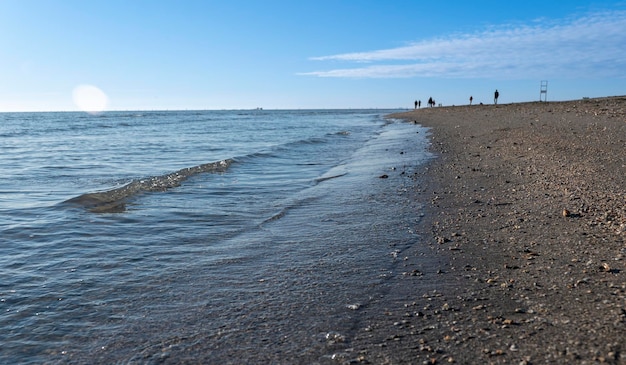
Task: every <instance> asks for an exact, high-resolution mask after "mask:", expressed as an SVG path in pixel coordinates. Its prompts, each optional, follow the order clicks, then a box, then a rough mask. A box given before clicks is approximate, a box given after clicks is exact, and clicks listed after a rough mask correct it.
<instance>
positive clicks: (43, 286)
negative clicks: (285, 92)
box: [0, 110, 430, 363]
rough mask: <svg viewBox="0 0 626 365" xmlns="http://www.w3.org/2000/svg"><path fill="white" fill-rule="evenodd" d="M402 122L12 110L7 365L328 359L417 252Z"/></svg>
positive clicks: (2, 120) (1, 357) (5, 212)
mask: <svg viewBox="0 0 626 365" xmlns="http://www.w3.org/2000/svg"><path fill="white" fill-rule="evenodd" d="M389 112H391V111H380V110H338V111H205V112H202V111H199V112H197V111H193V112H130V113H129V112H116V113H114V112H111V113H105V114H103V115H100V116H89V115H87V114H81V113H8V114H0V153H1V156H2V157H1V159H0V168H1V169H2V171H3V174H2V176H1V177H0V214H1V216H2V220H1V221H0V240H1V241H2V242H1V243H0V311H1V314H0V342H1V343H2V350H1V351H0V361H1V362H17V363H42V362H49V363H71V362H75V363H93V362H96V363H116V362H122V363H127V362H131V363H133V362H137V363H153V362H171V363H176V362H182V361H185V360H190V359H194V360H203V361H202V362H205V363H217V362H219V363H225V362H226V363H228V362H231V363H241V362H244V363H245V362H247V363H259V362H273V363H294V362H301V363H315V362H324V361H326V360H328V359H330V357H331V356H332V354H333V353H334V352H335V351H337V348H340V347H342V346H347V343H349V339H350V336H351V335H352V334H353V332H354V330H355V328H357V327H358V326H359V321H360V320H362V318H360V315H361V314H360V313H361V311H360V310H359V308H363V307H366V306H367V304H368V302H370V301H371V300H372V298H377V299H380V297H381V296H384V295H385V281H386V279H387V278H388V277H390V276H391V275H394V270H395V265H397V262H398V256H401V253H402V251H403V250H405V249H407V248H408V247H411V246H413V245H418V244H419V243H420V237H419V232H415V228H414V227H416V225H417V221H418V220H419V217H420V207H419V205H418V204H417V203H416V202H414V201H412V200H409V199H408V195H407V190H408V189H409V188H410V186H411V185H412V184H414V180H413V179H411V177H410V176H411V175H412V174H413V172H414V171H415V169H419V165H420V164H421V163H423V162H425V161H426V160H428V159H429V158H430V156H429V154H428V152H426V147H427V140H426V130H425V129H424V128H422V127H420V126H417V125H413V124H408V123H403V122H399V121H393V120H385V119H384V118H383V116H384V115H385V114H388V113H389ZM222 161H224V162H222ZM217 167H219V168H217ZM188 169H191V170H188ZM186 172H189V173H186ZM382 175H387V176H388V178H380V176H382ZM155 184H156V185H155ZM151 186H156V187H155V188H150V187H151ZM120 192H123V194H120ZM94 197H97V199H96V200H97V202H96V203H94V200H93V199H94ZM103 197H105V198H106V199H104V200H107V199H109V198H110V199H109V200H110V201H112V202H113V203H112V204H111V203H110V202H107V203H106V204H104V205H102V204H101V199H103ZM90 199H91V200H90ZM94 204H95V205H94ZM107 204H108V205H107ZM94 206H95V207H96V208H98V207H104V209H94Z"/></svg>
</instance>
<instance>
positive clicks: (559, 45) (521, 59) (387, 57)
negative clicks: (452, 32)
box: [301, 11, 626, 78]
mask: <svg viewBox="0 0 626 365" xmlns="http://www.w3.org/2000/svg"><path fill="white" fill-rule="evenodd" d="M312 60H315V61H323V62H326V61H335V62H336V61H340V62H350V63H357V64H358V65H355V66H353V67H347V68H339V69H333V70H327V71H313V72H306V73H301V75H309V76H318V77H344V78H400V77H450V78H475V77H506V78H526V77H529V76H561V77H624V73H623V70H624V69H626V11H613V12H601V13H593V14H589V15H587V16H584V17H579V18H576V19H568V20H567V21H565V22H561V23H547V22H545V21H544V22H542V23H536V24H534V25H526V26H517V27H513V26H509V27H500V28H497V29H490V30H486V31H483V32H478V33H473V34H461V35H456V36H454V37H447V38H437V39H432V40H427V41H422V42H417V43H414V44H411V45H408V46H405V47H398V48H391V49H383V50H377V51H372V52H355V53H344V54H338V55H331V56H322V57H314V58H312ZM364 63H367V65H366V66H364V65H363V64H364Z"/></svg>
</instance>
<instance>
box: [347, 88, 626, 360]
mask: <svg viewBox="0 0 626 365" xmlns="http://www.w3.org/2000/svg"><path fill="white" fill-rule="evenodd" d="M391 117H393V118H402V119H406V120H409V121H413V122H416V123H419V124H422V125H424V126H427V127H430V128H432V135H431V140H432V148H431V150H432V151H433V152H434V153H435V154H436V156H437V158H435V159H434V160H433V161H432V162H431V163H429V164H428V165H427V166H426V167H427V169H425V170H424V169H422V170H424V172H420V173H416V174H415V175H413V176H411V177H412V178H413V179H414V180H415V182H416V188H415V192H414V193H415V199H419V200H421V201H423V202H424V203H425V205H426V211H427V214H426V216H425V217H426V218H424V219H423V220H422V222H421V223H420V225H421V227H420V228H419V229H420V230H421V232H424V235H425V237H424V240H425V241H427V242H429V244H428V246H427V247H424V246H420V247H415V248H413V249H412V250H411V252H407V253H406V257H404V262H403V264H402V265H401V268H400V271H401V272H399V273H397V275H396V279H395V282H394V283H393V285H392V286H391V289H390V292H391V294H390V296H389V298H388V300H386V301H385V303H378V304H377V303H373V304H372V306H371V307H370V308H367V311H368V312H366V313H364V318H365V319H364V321H363V322H364V323H363V324H362V325H363V326H362V329H361V330H360V332H359V334H358V335H357V336H356V338H355V339H354V341H353V342H352V343H351V345H352V351H353V353H352V355H353V356H352V360H353V361H356V362H365V363H376V364H381V363H389V364H422V363H425V364H442V363H459V364H489V363H494V364H540V363H553V364H565V363H577V364H595V363H607V364H626V97H610V98H597V99H586V100H577V101H568V102H548V103H545V102H544V103H540V102H533V103H517V104H505V105H497V106H495V105H475V106H458V107H440V108H422V109H420V110H416V111H411V112H407V113H401V114H395V115H392V116H391ZM424 257H427V258H430V260H424ZM426 262H430V264H426Z"/></svg>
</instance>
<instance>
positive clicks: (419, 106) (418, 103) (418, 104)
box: [417, 100, 422, 108]
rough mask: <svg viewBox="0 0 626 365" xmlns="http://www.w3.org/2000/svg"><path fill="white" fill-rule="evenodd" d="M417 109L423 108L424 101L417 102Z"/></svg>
mask: <svg viewBox="0 0 626 365" xmlns="http://www.w3.org/2000/svg"><path fill="white" fill-rule="evenodd" d="M417 107H418V108H421V107H422V101H421V100H418V101H417Z"/></svg>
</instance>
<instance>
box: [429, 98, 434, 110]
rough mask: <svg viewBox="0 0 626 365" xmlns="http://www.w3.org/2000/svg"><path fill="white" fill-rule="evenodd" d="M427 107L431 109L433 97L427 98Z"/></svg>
mask: <svg viewBox="0 0 626 365" xmlns="http://www.w3.org/2000/svg"><path fill="white" fill-rule="evenodd" d="M428 106H429V107H431V108H432V106H433V97H432V96H431V97H430V98H428Z"/></svg>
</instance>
